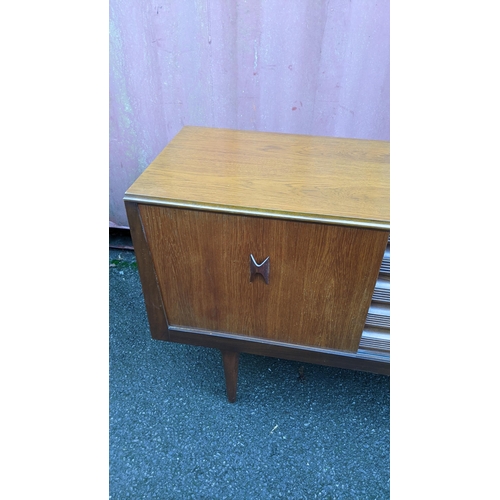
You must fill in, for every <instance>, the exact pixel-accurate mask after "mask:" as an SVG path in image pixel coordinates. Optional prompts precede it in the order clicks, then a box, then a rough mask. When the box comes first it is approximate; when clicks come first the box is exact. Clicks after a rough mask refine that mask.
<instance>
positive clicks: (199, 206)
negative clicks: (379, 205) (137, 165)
mask: <svg viewBox="0 0 500 500" xmlns="http://www.w3.org/2000/svg"><path fill="white" fill-rule="evenodd" d="M123 200H124V201H131V202H134V203H143V204H146V205H160V206H165V207H173V208H187V209H192V210H195V209H196V210H204V211H208V212H219V213H227V214H235V215H248V216H258V217H269V218H274V219H285V220H297V221H302V222H321V223H326V224H335V225H339V226H349V227H358V228H364V229H381V230H384V231H390V222H384V221H378V220H369V219H349V218H347V217H338V216H334V215H318V214H301V213H294V212H284V211H280V210H264V209H259V208H247V207H233V206H230V205H213V204H210V203H197V202H191V201H181V200H166V199H164V198H155V197H143V196H134V195H130V194H127V193H125V196H124V198H123Z"/></svg>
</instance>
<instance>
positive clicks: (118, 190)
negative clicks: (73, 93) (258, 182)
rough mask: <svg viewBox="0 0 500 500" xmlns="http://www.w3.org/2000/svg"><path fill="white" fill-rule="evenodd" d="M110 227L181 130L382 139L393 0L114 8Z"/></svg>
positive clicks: (224, 1) (192, 0) (194, 0)
mask: <svg viewBox="0 0 500 500" xmlns="http://www.w3.org/2000/svg"><path fill="white" fill-rule="evenodd" d="M109 63H110V115H109V117H110V155H109V161H110V169H109V173H110V224H111V225H113V224H115V225H118V226H124V227H128V222H127V218H126V215H125V209H124V206H123V201H122V198H123V194H124V192H125V190H126V189H127V188H128V187H129V186H130V184H131V183H132V182H133V181H134V180H135V179H136V178H137V177H138V175H139V174H140V173H141V172H142V171H143V170H144V169H145V168H146V167H147V166H148V164H149V163H150V162H151V161H152V160H153V159H154V158H155V157H156V155H157V154H158V153H159V152H160V151H161V150H162V149H163V148H164V147H165V146H166V145H167V144H168V143H169V141H170V140H171V139H172V138H173V137H174V136H175V135H176V134H177V133H178V132H179V130H180V129H181V128H182V126H183V125H199V126H207V127H224V128H236V129H244V130H261V131H272V132H284V133H299V134H312V135H325V136H335V137H355V138H361V139H381V140H389V0H352V1H350V0H330V1H326V0H294V1H287V2H283V1H280V0H265V1H264V0H246V1H236V0H220V1H214V0H170V1H162V0H155V1H152V0H149V1H141V2H137V1H135V0H110V58H109Z"/></svg>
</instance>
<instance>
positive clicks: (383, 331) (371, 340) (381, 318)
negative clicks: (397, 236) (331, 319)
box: [358, 238, 391, 358]
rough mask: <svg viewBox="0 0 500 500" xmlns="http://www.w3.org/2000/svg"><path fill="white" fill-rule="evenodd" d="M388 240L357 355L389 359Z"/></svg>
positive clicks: (389, 256)
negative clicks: (362, 354)
mask: <svg viewBox="0 0 500 500" xmlns="http://www.w3.org/2000/svg"><path fill="white" fill-rule="evenodd" d="M390 271H391V250H390V238H389V241H388V242H387V249H386V251H385V253H384V258H383V260H382V264H381V266H380V273H379V277H378V279H377V283H376V285H375V291H374V292H373V296H372V303H371V305H370V309H369V310H368V315H367V317H366V323H365V328H364V330H363V335H362V336H361V341H360V343H359V349H358V353H364V354H369V355H370V356H377V357H378V356H380V357H383V358H389V355H390V319H391V315H390V300H391V282H390Z"/></svg>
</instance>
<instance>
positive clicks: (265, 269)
mask: <svg viewBox="0 0 500 500" xmlns="http://www.w3.org/2000/svg"><path fill="white" fill-rule="evenodd" d="M257 274H260V275H261V276H262V277H263V278H264V281H265V282H266V285H269V257H267V258H266V260H264V262H262V263H261V264H257V262H256V261H255V257H254V256H253V255H252V254H250V281H253V280H254V278H255V277H256V276H257Z"/></svg>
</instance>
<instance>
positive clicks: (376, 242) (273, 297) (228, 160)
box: [124, 127, 390, 402]
mask: <svg viewBox="0 0 500 500" xmlns="http://www.w3.org/2000/svg"><path fill="white" fill-rule="evenodd" d="M124 202H125V206H126V210H127V216H128V220H129V225H130V231H131V236H132V240H133V245H134V249H135V253H136V258H137V265H138V269H139V274H140V278H141V283H142V287H143V291H144V299H145V304H146V309H147V314H148V320H149V325H150V329H151V334H152V337H153V338H154V339H160V340H167V341H172V342H181V343H185V344H194V345H201V346H207V347H213V348H217V349H220V350H221V351H222V359H223V366H224V373H225V380H226V392H227V397H228V399H229V401H231V402H233V401H235V399H236V385H237V375H238V359H239V353H240V352H246V353H252V354H259V355H265V356H273V357H278V358H285V359H292V360H298V361H303V362H306V363H319V364H324V365H331V366H338V367H341V368H351V369H357V370H364V371H370V372H374V373H383V374H387V375H388V374H389V366H390V363H389V355H388V353H387V352H382V351H381V352H377V351H376V350H375V351H372V352H370V351H366V350H362V349H360V340H361V337H362V333H363V328H364V325H365V321H366V318H367V314H368V310H369V307H370V303H371V300H372V295H373V292H374V288H375V284H376V281H377V278H378V275H379V270H380V266H381V262H382V259H383V256H384V252H385V251H386V247H387V242H388V237H389V224H390V217H389V142H384V141H368V140H356V139H338V138H329V137H312V136H305V135H292V134H278V133H267V132H250V131H235V130H227V129H213V128H204V127H184V128H183V129H182V130H181V131H180V132H179V134H178V135H177V136H176V137H175V138H174V139H173V140H172V141H171V142H170V143H169V145H168V146H167V147H166V148H165V149H164V150H163V151H162V152H161V153H160V154H159V155H158V157H157V158H156V159H155V160H154V161H153V162H152V163H151V165H150V166H149V167H148V168H147V169H146V170H145V171H144V172H143V173H142V174H141V175H140V177H139V178H138V179H137V180H136V182H134V184H133V185H132V186H131V187H130V188H129V189H128V191H127V192H126V193H125V197H124Z"/></svg>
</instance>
